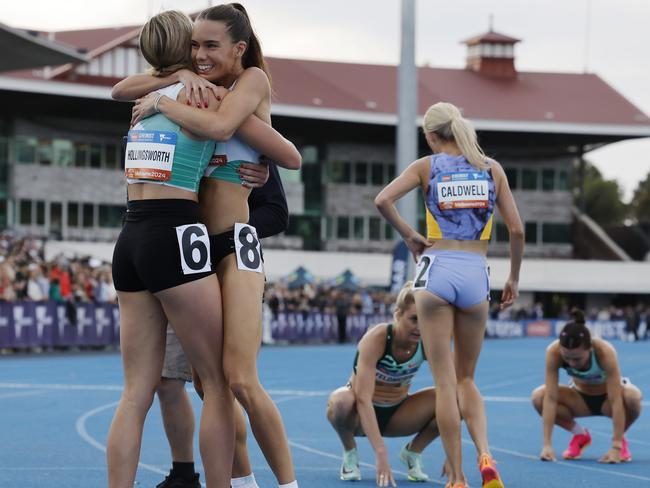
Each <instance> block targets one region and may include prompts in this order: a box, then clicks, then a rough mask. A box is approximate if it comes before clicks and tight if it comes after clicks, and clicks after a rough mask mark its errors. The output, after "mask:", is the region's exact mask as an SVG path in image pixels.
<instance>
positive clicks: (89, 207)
mask: <svg viewBox="0 0 650 488" xmlns="http://www.w3.org/2000/svg"><path fill="white" fill-rule="evenodd" d="M81 206H82V219H83V221H82V225H83V226H84V227H86V228H89V227H92V226H93V225H94V224H95V209H94V206H93V204H92V203H83V204H82V205H81Z"/></svg>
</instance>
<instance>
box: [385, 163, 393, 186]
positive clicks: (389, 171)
mask: <svg viewBox="0 0 650 488" xmlns="http://www.w3.org/2000/svg"><path fill="white" fill-rule="evenodd" d="M386 168H387V170H388V178H387V179H386V184H388V183H390V182H391V181H393V180H394V179H395V163H389V164H387V165H386Z"/></svg>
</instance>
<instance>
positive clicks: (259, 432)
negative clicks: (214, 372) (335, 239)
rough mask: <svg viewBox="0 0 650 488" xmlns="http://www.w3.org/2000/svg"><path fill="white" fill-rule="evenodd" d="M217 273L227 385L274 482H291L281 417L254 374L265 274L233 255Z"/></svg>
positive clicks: (289, 463) (290, 464)
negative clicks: (241, 267)
mask: <svg viewBox="0 0 650 488" xmlns="http://www.w3.org/2000/svg"><path fill="white" fill-rule="evenodd" d="M217 275H218V276H219V282H220V283H221V286H222V295H221V296H222V300H223V306H224V316H223V317H224V358H223V366H224V372H225V375H226V378H227V381H228V384H229V385H230V389H231V390H232V392H233V393H234V395H235V397H236V398H237V401H239V403H240V404H241V405H242V407H244V409H245V410H246V413H247V414H248V421H249V422H250V425H251V430H252V431H253V435H254V436H255V439H256V440H257V443H258V444H259V446H260V449H261V450H262V453H263V454H264V457H265V458H266V460H267V462H268V463H269V466H270V467H271V470H272V471H273V473H274V474H275V476H276V478H277V479H278V482H279V483H280V484H287V483H290V482H292V481H294V480H295V479H296V477H295V473H294V470H293V462H292V461H291V452H290V451H289V443H288V441H287V436H286V433H285V430H284V425H283V424H282V418H281V417H280V412H279V411H278V409H277V407H276V406H275V403H273V400H271V397H270V396H269V395H268V393H267V392H266V390H264V388H263V387H262V385H261V383H260V381H259V378H258V375H257V353H258V351H259V347H260V344H261V338H262V296H263V293H264V275H263V274H261V273H255V272H251V271H242V270H239V269H237V261H236V257H235V255H234V254H230V255H228V256H226V257H225V258H224V259H223V260H222V261H221V263H219V266H218V268H217ZM199 374H200V373H199Z"/></svg>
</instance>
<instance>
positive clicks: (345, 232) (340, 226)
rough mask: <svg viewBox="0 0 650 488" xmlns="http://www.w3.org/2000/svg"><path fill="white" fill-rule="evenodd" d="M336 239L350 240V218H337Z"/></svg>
mask: <svg viewBox="0 0 650 488" xmlns="http://www.w3.org/2000/svg"><path fill="white" fill-rule="evenodd" d="M336 238H337V239H349V238H350V217H338V218H337V220H336Z"/></svg>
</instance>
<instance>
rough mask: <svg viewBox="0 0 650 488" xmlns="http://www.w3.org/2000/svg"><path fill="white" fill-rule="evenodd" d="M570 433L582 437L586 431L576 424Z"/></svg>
mask: <svg viewBox="0 0 650 488" xmlns="http://www.w3.org/2000/svg"><path fill="white" fill-rule="evenodd" d="M570 432H571V433H572V434H573V435H584V434H586V433H587V429H585V428H584V427H583V426H582V425H580V424H579V423H578V422H576V423H575V425H574V426H573V428H572V429H571V430H570Z"/></svg>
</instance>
